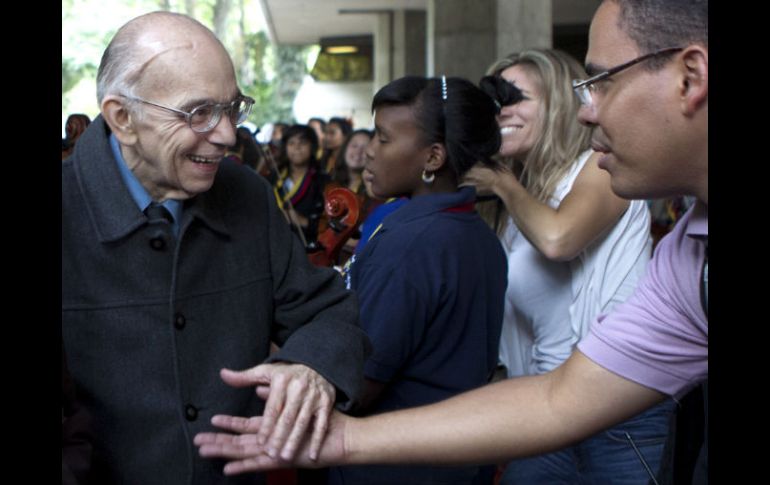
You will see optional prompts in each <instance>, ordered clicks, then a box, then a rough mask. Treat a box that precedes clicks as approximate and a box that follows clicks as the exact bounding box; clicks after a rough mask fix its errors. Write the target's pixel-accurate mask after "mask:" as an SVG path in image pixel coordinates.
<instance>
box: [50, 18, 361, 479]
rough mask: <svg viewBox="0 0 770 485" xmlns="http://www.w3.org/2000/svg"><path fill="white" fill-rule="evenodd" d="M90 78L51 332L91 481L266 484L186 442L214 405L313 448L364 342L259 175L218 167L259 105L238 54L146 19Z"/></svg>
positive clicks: (67, 188)
mask: <svg viewBox="0 0 770 485" xmlns="http://www.w3.org/2000/svg"><path fill="white" fill-rule="evenodd" d="M97 84H98V87H97V98H98V102H99V106H100V111H101V114H100V116H98V117H97V118H96V119H95V120H94V122H93V123H91V125H90V126H89V128H88V130H86V132H85V133H84V134H83V135H82V136H81V138H80V140H79V141H78V144H77V147H76V149H75V152H74V154H73V156H72V157H70V158H69V159H68V160H66V161H65V162H63V164H62V322H61V325H62V327H61V329H62V336H63V340H64V344H65V346H66V348H67V357H68V360H67V364H68V366H69V369H70V371H71V373H72V376H73V378H74V381H75V384H76V386H77V388H78V396H79V397H80V398H82V404H83V405H84V407H85V408H86V409H87V411H88V412H89V414H90V415H91V416H92V418H93V431H94V435H95V443H94V462H93V470H92V472H93V479H94V483H141V484H152V483H161V484H164V485H167V484H172V483H174V484H176V483H190V484H214V483H216V484H225V483H227V484H230V483H260V482H262V481H263V477H261V476H251V477H240V478H233V477H225V476H224V475H223V474H222V463H221V462H219V463H218V462H217V461H211V460H203V459H200V458H199V457H198V454H197V453H196V452H195V450H194V447H193V443H192V438H193V436H195V434H196V433H198V432H200V431H204V430H206V429H209V428H210V424H209V421H210V419H211V417H212V416H213V415H214V414H216V413H222V412H225V413H229V414H245V415H254V414H262V413H263V410H264V414H263V416H264V419H265V421H266V422H267V423H268V426H266V427H265V428H264V432H263V433H261V435H260V440H261V441H262V442H263V443H265V445H266V446H268V447H270V448H271V449H275V450H276V451H277V452H280V453H282V455H285V456H293V454H294V452H295V449H294V447H292V446H288V447H287V446H285V445H286V443H287V442H288V443H291V442H294V441H296V440H297V439H298V438H299V437H300V436H302V435H303V434H304V433H305V432H306V431H308V432H310V433H311V434H312V436H313V437H314V438H313V440H314V446H315V448H314V450H313V451H311V452H310V457H311V458H313V457H315V455H316V453H317V449H318V448H319V446H320V443H321V440H322V439H323V437H324V435H325V432H326V429H327V423H328V418H329V414H330V412H331V410H332V407H333V406H334V405H335V403H336V404H337V407H339V408H343V409H344V408H346V407H347V406H349V405H350V404H351V401H353V400H354V399H355V398H356V395H357V393H358V391H359V386H360V384H361V382H362V367H363V362H364V359H365V358H366V356H367V354H368V352H369V342H368V340H367V339H366V337H365V335H364V334H363V333H362V332H361V330H360V328H359V327H358V322H357V313H358V309H357V305H356V302H355V298H354V297H353V295H352V294H351V293H349V292H347V291H346V290H345V288H344V286H343V283H342V280H341V279H340V278H339V277H338V276H337V275H336V273H335V272H334V270H332V269H328V270H327V269H319V268H315V267H312V266H311V265H310V264H309V263H308V261H307V258H306V256H305V253H304V248H303V247H302V246H301V244H300V243H299V242H298V240H297V239H296V237H295V236H294V235H293V234H292V233H291V232H290V230H289V228H288V226H287V225H286V223H285V220H284V218H283V216H282V215H281V213H280V211H279V209H278V208H277V207H276V205H275V199H274V197H273V195H272V191H271V190H270V187H269V186H268V184H267V183H266V182H265V181H263V180H262V179H261V177H259V176H258V175H257V174H255V173H254V172H252V171H250V170H249V169H247V168H245V167H241V166H238V165H236V164H229V163H227V162H221V159H222V158H223V155H224V154H225V150H226V148H227V147H228V146H230V145H233V144H234V143H235V129H236V125H237V124H239V123H240V122H242V121H244V120H245V119H246V117H247V116H248V114H249V111H250V109H251V106H252V104H253V103H254V100H252V99H250V98H248V97H246V96H244V95H243V94H242V93H241V91H240V90H239V88H238V85H237V83H236V79H235V72H234V69H233V64H232V62H231V60H230V57H229V56H228V54H227V52H226V51H225V49H224V47H223V46H222V44H221V42H220V41H219V40H218V39H217V38H216V37H215V36H214V34H213V33H212V32H211V31H209V30H208V29H207V28H206V27H204V26H203V25H201V24H200V23H198V22H197V21H195V20H193V19H191V18H189V17H186V16H183V15H178V14H173V13H168V12H155V13H150V14H147V15H143V16H141V17H138V18H135V19H133V20H131V21H130V22H128V23H127V24H125V25H124V26H123V27H122V28H121V29H120V30H119V31H118V32H117V34H116V35H115V37H114V38H113V39H112V41H111V42H110V44H109V46H108V47H107V49H106V51H105V52H104V55H103V57H102V60H101V65H100V66H99V72H98V77H97ZM271 341H272V342H275V343H276V344H277V345H278V346H279V347H280V350H279V351H278V352H277V353H275V354H273V355H272V356H270V357H269V358H268V355H269V350H270V343H271ZM231 369H232V370H231ZM263 399H264V400H263ZM265 400H266V401H265ZM290 437H292V438H294V439H293V440H289V438H290Z"/></svg>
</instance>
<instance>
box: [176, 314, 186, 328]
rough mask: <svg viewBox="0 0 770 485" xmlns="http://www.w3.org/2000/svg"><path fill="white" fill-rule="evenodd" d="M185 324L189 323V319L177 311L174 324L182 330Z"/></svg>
mask: <svg viewBox="0 0 770 485" xmlns="http://www.w3.org/2000/svg"><path fill="white" fill-rule="evenodd" d="M185 325H187V319H186V318H185V317H184V315H182V314H181V313H176V314H175V315H174V326H175V327H176V329H177V330H182V329H183V328H184V326H185Z"/></svg>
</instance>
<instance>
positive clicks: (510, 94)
mask: <svg viewBox="0 0 770 485" xmlns="http://www.w3.org/2000/svg"><path fill="white" fill-rule="evenodd" d="M479 87H480V88H481V90H482V91H484V92H485V93H487V94H488V95H489V96H490V97H491V98H492V100H493V101H494V102H495V105H496V106H497V111H498V112H499V111H500V110H501V109H503V106H508V105H511V104H516V103H518V102H519V101H521V100H523V99H526V96H524V94H523V93H522V92H521V90H520V89H519V88H517V87H516V85H514V84H513V83H511V82H509V81H506V80H505V79H503V78H502V77H501V76H484V77H482V78H481V81H479Z"/></svg>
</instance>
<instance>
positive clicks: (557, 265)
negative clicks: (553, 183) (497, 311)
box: [500, 150, 652, 377]
mask: <svg viewBox="0 0 770 485" xmlns="http://www.w3.org/2000/svg"><path fill="white" fill-rule="evenodd" d="M592 153H593V152H592V151H591V150H587V151H585V152H583V153H582V154H581V155H580V156H579V157H578V159H577V160H576V161H575V162H574V163H573V165H572V168H571V169H570V171H569V172H568V173H567V174H566V175H565V177H564V179H562V181H561V182H560V183H559V184H558V185H557V187H556V189H555V190H554V194H553V196H552V197H551V199H550V200H549V201H548V205H550V206H551V207H553V208H557V207H558V206H559V204H561V201H562V200H563V199H564V197H566V195H567V194H568V193H569V192H570V190H572V185H573V183H574V182H575V179H576V178H577V176H578V174H580V172H581V170H582V169H583V167H584V166H585V163H586V161H587V160H588V158H589V157H590V156H591V154H592ZM500 240H501V242H502V244H503V247H504V248H505V251H506V253H507V254H508V289H507V290H506V297H505V316H504V320H503V330H502V335H501V337H500V362H502V363H503V364H504V365H505V366H506V367H507V368H508V376H509V377H514V376H521V375H530V374H542V373H544V372H548V371H550V370H552V369H554V368H555V367H557V366H559V364H561V363H562V362H564V361H565V360H566V359H567V357H569V356H570V354H571V353H572V351H573V349H574V347H575V344H577V342H578V341H579V340H580V339H581V338H582V337H583V336H585V335H586V334H587V333H588V329H589V328H590V326H591V324H592V323H593V321H594V320H595V319H596V317H597V316H599V315H600V314H602V313H606V312H608V311H609V310H611V309H612V307H614V306H615V305H616V304H618V303H620V302H622V301H624V300H625V299H626V298H628V297H629V296H630V295H631V293H632V292H633V291H634V288H635V287H636V284H637V282H638V281H639V279H640V278H641V277H642V275H643V274H644V271H645V268H646V266H647V262H648V261H649V260H650V255H651V251H652V239H651V237H650V214H649V210H648V208H647V204H646V203H645V202H644V201H642V200H634V201H632V202H631V203H630V205H629V207H628V209H627V210H626V211H625V212H624V213H623V215H622V217H621V218H620V220H619V221H618V222H617V224H615V226H614V227H612V229H611V230H610V231H609V232H608V233H607V234H606V235H604V236H600V237H599V238H597V239H596V240H595V241H594V242H593V243H591V244H590V245H589V246H588V247H587V248H586V249H585V250H583V251H582V252H581V253H580V254H579V255H578V256H577V257H576V258H574V259H573V260H572V261H569V262H556V261H551V260H549V259H547V258H546V257H545V256H543V255H542V254H541V253H540V251H538V250H537V249H536V248H535V247H534V246H532V244H530V242H529V241H528V240H527V238H526V237H524V234H522V233H521V232H520V231H519V229H518V228H517V227H516V225H515V224H514V222H513V219H512V218H510V217H509V219H508V225H507V227H506V230H505V233H504V234H503V235H502V237H501V238H500Z"/></svg>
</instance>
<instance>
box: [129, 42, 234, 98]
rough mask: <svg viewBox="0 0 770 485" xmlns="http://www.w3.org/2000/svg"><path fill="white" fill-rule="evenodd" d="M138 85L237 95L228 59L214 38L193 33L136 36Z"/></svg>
mask: <svg viewBox="0 0 770 485" xmlns="http://www.w3.org/2000/svg"><path fill="white" fill-rule="evenodd" d="M136 48H137V49H139V50H140V56H139V58H140V65H141V67H140V70H141V73H140V79H141V81H140V84H141V86H142V89H143V90H144V89H150V90H152V91H156V92H157V91H161V92H165V91H182V90H192V91H199V90H200V91H203V92H206V93H212V99H219V100H222V101H224V100H227V99H230V98H232V96H234V95H235V94H237V85H236V81H235V72H234V69H233V65H232V62H231V61H230V57H229V55H228V54H227V52H226V51H225V50H224V48H223V47H222V45H221V44H220V43H219V42H218V41H217V40H216V39H214V38H212V37H210V36H208V35H205V34H199V33H198V34H196V33H195V32H181V33H168V32H156V31H153V32H148V33H147V34H145V35H142V36H140V38H138V39H137V45H136Z"/></svg>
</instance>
